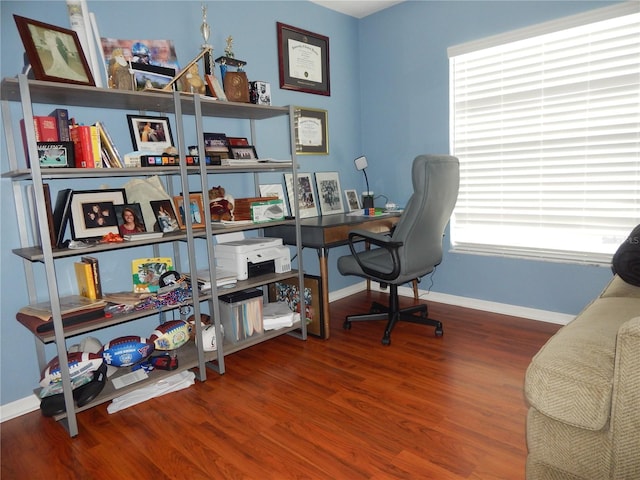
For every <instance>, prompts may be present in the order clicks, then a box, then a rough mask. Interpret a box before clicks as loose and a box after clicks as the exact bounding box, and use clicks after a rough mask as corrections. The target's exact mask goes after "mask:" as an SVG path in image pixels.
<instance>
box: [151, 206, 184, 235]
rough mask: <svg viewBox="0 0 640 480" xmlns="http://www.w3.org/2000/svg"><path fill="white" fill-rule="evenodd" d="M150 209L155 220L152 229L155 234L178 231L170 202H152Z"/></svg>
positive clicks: (176, 220)
mask: <svg viewBox="0 0 640 480" xmlns="http://www.w3.org/2000/svg"><path fill="white" fill-rule="evenodd" d="M151 208H152V209H153V213H154V214H155V216H156V220H157V221H156V224H155V225H154V227H153V230H154V231H155V232H163V233H167V232H175V231H176V230H180V226H179V225H178V219H177V218H176V214H175V211H174V210H173V205H172V204H171V200H152V201H151Z"/></svg>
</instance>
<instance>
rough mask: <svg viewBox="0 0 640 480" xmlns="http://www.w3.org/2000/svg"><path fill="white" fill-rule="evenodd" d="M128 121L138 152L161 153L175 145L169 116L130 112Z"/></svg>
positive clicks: (132, 141) (134, 146)
mask: <svg viewBox="0 0 640 480" xmlns="http://www.w3.org/2000/svg"><path fill="white" fill-rule="evenodd" d="M127 121H128V122H129V132H130V133H131V143H132V144H133V149H134V150H135V151H136V152H145V153H147V152H148V153H153V154H159V153H163V152H164V151H165V150H166V149H167V148H169V147H172V146H173V138H172V137H171V126H170V124H169V118H168V117H155V116H146V115H131V114H128V115H127Z"/></svg>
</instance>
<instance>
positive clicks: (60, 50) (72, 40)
mask: <svg viewBox="0 0 640 480" xmlns="http://www.w3.org/2000/svg"><path fill="white" fill-rule="evenodd" d="M13 18H14V20H15V21H16V25H17V27H18V32H19V33H20V38H21V39H22V43H23V44H24V48H25V51H26V53H27V58H28V59H29V63H31V69H32V70H33V75H34V77H35V79H36V80H48V81H51V82H62V83H74V84H76V85H90V86H95V81H94V79H93V75H92V74H91V69H90V68H89V64H88V63H87V59H86V58H85V56H84V53H83V51H82V45H81V44H80V40H79V39H78V35H77V33H76V32H74V31H73V30H68V29H66V28H61V27H57V26H55V25H49V24H48V23H43V22H39V21H37V20H32V19H30V18H25V17H20V16H18V15H14V16H13Z"/></svg>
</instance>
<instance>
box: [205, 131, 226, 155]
mask: <svg viewBox="0 0 640 480" xmlns="http://www.w3.org/2000/svg"><path fill="white" fill-rule="evenodd" d="M202 136H203V140H204V152H205V155H206V156H208V157H218V158H219V159H223V158H229V141H228V139H227V136H226V135H225V134H224V133H210V132H204V133H203V134H202Z"/></svg>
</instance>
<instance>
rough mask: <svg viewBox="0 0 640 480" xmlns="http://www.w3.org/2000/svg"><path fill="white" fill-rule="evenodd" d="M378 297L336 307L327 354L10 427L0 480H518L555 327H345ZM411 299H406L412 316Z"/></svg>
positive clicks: (444, 313)
mask: <svg viewBox="0 0 640 480" xmlns="http://www.w3.org/2000/svg"><path fill="white" fill-rule="evenodd" d="M371 300H378V301H382V302H384V301H385V300H386V296H385V295H384V294H381V293H379V292H373V293H366V292H363V293H359V294H357V295H354V296H352V297H349V298H345V299H342V300H339V301H336V302H333V303H332V304H331V306H330V310H331V318H332V320H331V327H332V335H331V339H330V340H328V341H323V340H318V339H314V338H310V339H309V340H308V341H307V342H302V341H300V340H297V339H295V338H292V337H289V336H283V337H280V338H277V339H275V340H272V341H270V342H267V343H264V344H261V345H258V346H255V347H252V348H250V349H247V350H244V351H242V352H238V353H235V354H233V355H231V356H229V357H227V362H226V363H227V373H226V374H225V375H222V376H219V375H217V374H215V373H213V372H210V373H209V374H208V380H207V381H206V382H204V383H196V384H195V385H194V386H192V387H190V388H188V389H186V390H182V391H180V392H175V393H171V394H169V395H166V396H164V397H160V398H156V399H152V400H149V401H147V402H144V403H142V404H139V405H136V406H133V407H130V408H128V409H126V410H122V411H120V412H118V413H115V414H113V415H109V414H108V413H107V411H106V407H107V404H104V405H101V406H99V407H96V408H93V409H91V410H88V411H86V412H82V413H80V414H79V416H78V423H79V428H80V434H79V435H78V436H77V437H76V438H69V437H68V435H67V432H66V430H65V429H64V428H63V427H62V426H61V425H59V424H57V423H56V422H54V421H53V420H51V419H49V418H44V417H42V416H41V415H40V413H39V412H33V413H30V414H27V415H24V416H22V417H19V418H16V419H13V420H10V421H7V422H4V423H3V424H2V425H1V426H0V428H1V455H2V456H1V458H0V461H1V471H0V473H1V478H2V480H10V479H36V478H47V479H50V480H52V479H65V480H67V479H83V480H87V479H115V478H122V479H127V478H135V479H138V480H140V479H155V480H158V479H164V478H167V479H190V480H191V479H261V480H262V479H275V480H284V479H333V480H336V479H348V480H357V479H371V480H384V479H438V480H449V479H452V480H453V479H473V480H479V479H482V480H498V479H499V480H518V479H522V478H524V463H525V458H526V444H525V436H524V432H525V415H526V405H525V402H524V397H523V392H522V388H523V378H524V372H525V370H526V367H527V365H528V363H529V361H530V359H531V357H532V356H533V355H534V354H535V353H536V352H537V351H538V349H539V348H540V347H541V346H542V345H543V344H544V342H545V341H546V340H547V339H548V338H549V337H550V336H551V335H552V334H553V333H555V332H556V331H557V330H558V328H559V326H558V325H553V324H547V323H543V322H536V321H531V320H523V319H517V318H513V317H506V316H501V315H496V314H491V313H486V312H480V311H475V310H470V309H464V308H460V307H453V306H447V305H441V304H433V303H431V304H430V306H429V308H430V316H431V317H432V318H437V319H439V320H441V321H442V322H443V323H444V332H445V333H444V336H443V337H442V338H436V337H435V336H434V335H433V328H431V327H424V326H420V325H415V324H399V325H398V326H397V327H396V329H395V330H394V332H393V334H392V336H391V346H389V347H384V346H382V345H381V343H380V339H381V337H382V331H383V328H384V324H383V323H382V322H369V323H354V324H353V327H352V329H351V330H350V331H345V330H343V329H342V321H343V319H344V316H345V315H346V314H347V313H356V312H361V311H366V310H367V309H368V305H369V303H370V301H371ZM412 302H413V299H408V298H403V302H402V303H403V304H410V303H412Z"/></svg>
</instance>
